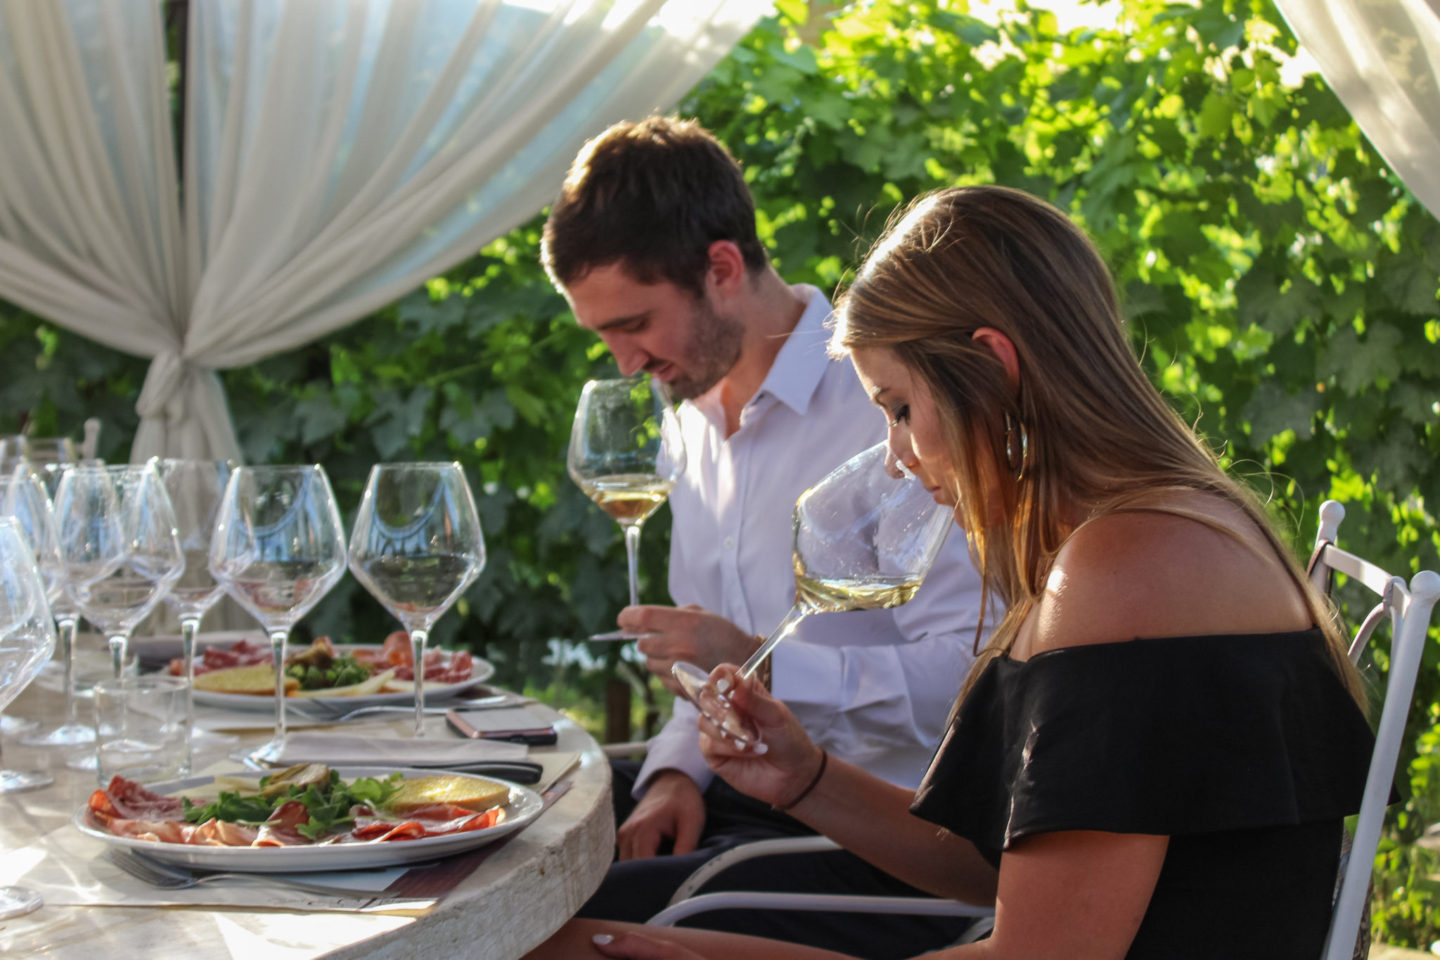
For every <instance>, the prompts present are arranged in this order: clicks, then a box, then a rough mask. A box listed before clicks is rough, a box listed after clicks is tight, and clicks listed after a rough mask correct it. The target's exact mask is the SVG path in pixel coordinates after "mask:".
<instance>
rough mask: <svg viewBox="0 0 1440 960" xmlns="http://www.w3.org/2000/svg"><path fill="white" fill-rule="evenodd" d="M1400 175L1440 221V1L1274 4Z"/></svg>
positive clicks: (1292, 0) (1284, 0) (1291, 0)
mask: <svg viewBox="0 0 1440 960" xmlns="http://www.w3.org/2000/svg"><path fill="white" fill-rule="evenodd" d="M1276 4H1277V5H1278V6H1279V8H1280V12H1281V13H1282V14H1284V16H1285V19H1286V20H1287V21H1288V22H1289V24H1290V28H1291V29H1292V30H1293V31H1294V32H1295V37H1296V39H1298V40H1299V41H1300V45H1301V46H1303V47H1304V48H1305V49H1306V50H1308V51H1309V52H1310V55H1311V56H1313V57H1314V58H1315V62H1316V63H1317V64H1318V65H1319V67H1320V74H1321V76H1323V77H1324V78H1325V82H1326V83H1328V84H1330V87H1331V89H1333V90H1334V91H1335V93H1336V95H1337V96H1339V98H1340V101H1341V102H1342V103H1344V104H1345V109H1347V110H1349V111H1350V115H1351V116H1353V117H1354V118H1355V122H1356V124H1358V125H1359V127H1360V129H1361V131H1363V132H1364V134H1365V136H1366V137H1368V138H1369V140H1370V142H1371V143H1372V144H1374V145H1375V149H1376V150H1377V151H1378V152H1379V153H1380V156H1381V157H1383V158H1384V159H1385V162H1386V163H1387V164H1389V165H1390V169H1392V170H1394V171H1395V173H1396V175H1397V176H1399V177H1400V179H1401V180H1403V181H1404V182H1405V185H1406V186H1408V187H1409V188H1410V190H1411V192H1413V193H1414V194H1415V196H1416V197H1418V198H1419V200H1420V202H1421V203H1423V204H1425V206H1426V207H1427V208H1428V209H1429V210H1430V212H1431V213H1433V214H1434V215H1435V216H1437V217H1440V0H1276Z"/></svg>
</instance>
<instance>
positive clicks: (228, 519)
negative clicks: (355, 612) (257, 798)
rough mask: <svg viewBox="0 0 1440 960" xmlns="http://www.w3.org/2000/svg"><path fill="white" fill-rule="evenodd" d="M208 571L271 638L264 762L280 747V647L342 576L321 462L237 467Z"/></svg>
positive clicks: (340, 547)
mask: <svg viewBox="0 0 1440 960" xmlns="http://www.w3.org/2000/svg"><path fill="white" fill-rule="evenodd" d="M210 572H211V574H213V575H214V577H215V579H216V581H217V582H219V583H220V584H221V585H222V586H223V587H224V588H225V591H226V592H227V593H229V594H230V596H232V597H234V598H235V599H236V600H237V601H238V602H239V603H240V605H241V606H242V607H244V608H245V609H246V610H248V611H249V612H250V615H251V616H253V617H254V618H255V619H256V620H259V621H260V624H261V626H263V627H264V628H265V632H266V633H268V634H269V635H270V647H271V652H272V654H273V655H274V666H275V733H274V736H273V737H271V739H270V741H269V742H268V743H266V744H265V745H264V746H262V747H260V748H259V749H257V750H256V751H254V752H253V753H251V754H250V758H249V759H250V760H251V762H253V763H254V764H257V765H262V766H263V765H265V764H268V763H271V762H273V761H275V760H277V759H278V758H279V756H280V752H281V750H282V749H283V748H284V746H285V646H286V643H287V641H288V640H289V638H290V630H291V628H292V627H294V626H295V624H296V623H297V622H298V621H299V620H300V618H301V617H303V616H304V615H305V614H307V613H309V612H310V608H311V607H313V606H315V604H317V603H319V602H320V598H321V597H323V596H325V594H327V593H329V592H330V588H331V587H333V586H335V584H336V583H338V582H339V580H340V578H341V577H343V576H344V575H345V537H344V532H343V530H342V529H341V526H340V511H339V509H338V508H337V507H336V505H335V494H334V492H333V491H332V490H331V489H330V480H329V478H328V477H326V475H325V470H324V468H323V467H321V466H320V465H319V464H306V465H295V466H290V465H286V466H262V467H237V468H236V469H235V471H234V472H233V473H231V474H230V482H229V483H227V484H226V485H225V493H224V494H223V495H222V496H221V498H220V508H219V511H218V513H217V514H216V517H215V532H214V534H213V536H212V537H211V540H210Z"/></svg>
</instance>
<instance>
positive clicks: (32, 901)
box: [0, 887, 45, 920]
mask: <svg viewBox="0 0 1440 960" xmlns="http://www.w3.org/2000/svg"><path fill="white" fill-rule="evenodd" d="M44 905H45V901H44V900H41V899H40V894H38V893H36V892H35V891H34V890H31V889H30V888H29V887H0V920H9V919H10V918H11V917H23V916H25V914H27V913H34V912H35V911H36V910H39V909H40V908H41V907H42V906H44Z"/></svg>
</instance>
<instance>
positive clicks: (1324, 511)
mask: <svg viewBox="0 0 1440 960" xmlns="http://www.w3.org/2000/svg"><path fill="white" fill-rule="evenodd" d="M1343 519H1345V508H1344V507H1342V506H1341V505H1340V504H1339V503H1336V502H1335V501H1334V500H1326V501H1325V502H1324V503H1323V504H1321V505H1320V531H1319V533H1318V534H1317V536H1316V538H1315V554H1314V556H1313V557H1312V559H1311V561H1310V577H1311V582H1312V583H1314V584H1315V586H1316V588H1317V589H1319V590H1320V591H1322V592H1327V587H1328V584H1329V581H1330V579H1331V576H1332V574H1333V573H1337V572H1338V573H1343V574H1345V575H1346V576H1347V577H1350V578H1351V579H1353V580H1357V581H1359V582H1360V583H1362V584H1364V585H1365V586H1366V587H1368V588H1370V589H1371V590H1373V591H1374V592H1375V593H1376V594H1377V595H1378V596H1379V597H1380V602H1379V603H1378V604H1376V605H1375V607H1374V608H1373V609H1372V610H1371V611H1370V612H1369V613H1368V614H1367V615H1366V616H1365V618H1364V620H1362V621H1361V624H1360V627H1359V628H1358V629H1357V630H1356V632H1355V637H1354V639H1353V641H1352V643H1351V645H1350V659H1351V660H1358V659H1359V657H1360V653H1361V652H1362V651H1363V650H1364V648H1365V644H1366V643H1368V642H1369V640H1370V635H1371V634H1372V633H1373V632H1374V630H1375V628H1376V626H1378V625H1379V623H1380V622H1381V621H1382V620H1384V619H1385V618H1387V617H1388V618H1389V620H1390V628H1391V637H1390V673H1389V676H1388V678H1387V680H1386V686H1385V705H1384V707H1383V708H1382V709H1381V711H1380V725H1379V726H1378V727H1377V728H1376V731H1375V752H1374V753H1373V754H1372V755H1371V757H1370V772H1369V774H1368V775H1367V776H1366V778H1365V795H1364V799H1363V800H1362V801H1361V805H1360V816H1359V819H1358V820H1357V822H1356V824H1355V839H1354V842H1353V844H1352V845H1351V848H1350V859H1349V861H1348V862H1347V863H1346V865H1345V867H1344V870H1343V871H1342V873H1341V876H1340V890H1339V893H1338V895H1337V897H1336V900H1335V912H1334V913H1333V914H1332V915H1331V917H1330V932H1329V934H1328V935H1327V936H1326V938H1325V951H1324V960H1351V956H1352V954H1353V952H1354V949H1355V938H1356V936H1357V935H1358V934H1359V932H1360V919H1361V916H1362V915H1363V914H1364V910H1365V898H1366V897H1367V896H1368V895H1369V889H1370V872H1371V869H1372V867H1373V866H1374V863H1375V850H1376V847H1377V846H1378V845H1379V843H1380V825H1381V822H1382V821H1383V820H1384V818H1385V807H1386V805H1387V803H1388V802H1389V799H1390V785H1391V781H1392V780H1393V778H1394V776H1395V765H1396V762H1397V761H1398V759H1399V756H1400V742H1401V739H1402V738H1403V737H1404V734H1405V718H1406V716H1407V715H1408V714H1409V712H1410V699H1411V697H1412V696H1413V695H1414V693H1415V677H1416V674H1417V673H1418V672H1419V670H1420V658H1421V654H1422V653H1423V652H1424V649H1425V637H1426V634H1427V633H1428V631H1429V629H1430V615H1431V612H1432V611H1433V610H1434V607H1435V602H1436V600H1437V599H1440V574H1437V573H1436V572H1435V571H1433V570H1421V571H1420V572H1419V573H1417V574H1415V576H1413V577H1411V578H1410V583H1409V585H1408V586H1407V585H1406V583H1405V581H1404V580H1403V579H1401V578H1400V577H1397V576H1394V575H1392V574H1390V573H1387V572H1386V571H1384V570H1382V569H1381V568H1379V567H1377V566H1376V565H1375V564H1373V563H1370V562H1369V561H1367V560H1362V559H1361V558H1360V557H1357V556H1355V555H1354V554H1353V553H1349V552H1347V551H1345V550H1341V549H1340V548H1339V547H1337V546H1335V537H1336V534H1337V532H1338V531H1339V528H1340V521H1341V520H1343Z"/></svg>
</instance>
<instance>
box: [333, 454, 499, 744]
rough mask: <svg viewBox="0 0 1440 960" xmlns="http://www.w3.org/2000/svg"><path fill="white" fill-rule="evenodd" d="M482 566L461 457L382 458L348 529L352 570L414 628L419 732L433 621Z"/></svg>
mask: <svg viewBox="0 0 1440 960" xmlns="http://www.w3.org/2000/svg"><path fill="white" fill-rule="evenodd" d="M484 568H485V538H484V537H483V536H482V534H481V532H480V516H479V514H478V513H477V512H476V510H475V498H474V496H473V494H471V492H470V484H469V483H468V482H467V481H466V480H465V472H464V471H463V470H462V469H461V468H460V464H458V463H453V462H452V463H379V464H376V465H375V466H374V467H372V468H371V470H370V478H369V480H368V481H367V482H366V484H365V495H364V497H362V498H361V501H360V510H359V511H358V512H357V513H356V514H355V526H354V530H353V531H352V533H351V535H350V571H351V572H352V573H353V574H355V579H357V580H359V581H360V582H361V583H362V584H364V585H365V589H366V590H369V591H370V594H371V596H373V597H374V598H375V599H376V600H379V601H380V603H381V604H383V605H384V606H385V609H386V610H389V611H390V614H391V616H393V617H394V618H395V619H396V620H399V621H400V624H401V626H403V627H404V628H405V630H406V632H407V633H409V634H410V651H411V656H412V658H413V660H414V668H415V736H417V737H419V736H423V735H424V733H425V644H426V642H427V641H428V639H429V637H430V628H431V627H432V626H434V624H435V621H436V620H439V619H440V617H441V616H442V615H443V614H444V613H445V611H446V610H449V609H450V607H451V606H452V605H453V604H454V603H455V601H456V600H457V599H459V597H460V594H462V593H464V592H465V588H466V587H468V586H470V584H472V583H474V582H475V578H476V577H478V576H480V571H481V570H483V569H484Z"/></svg>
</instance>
